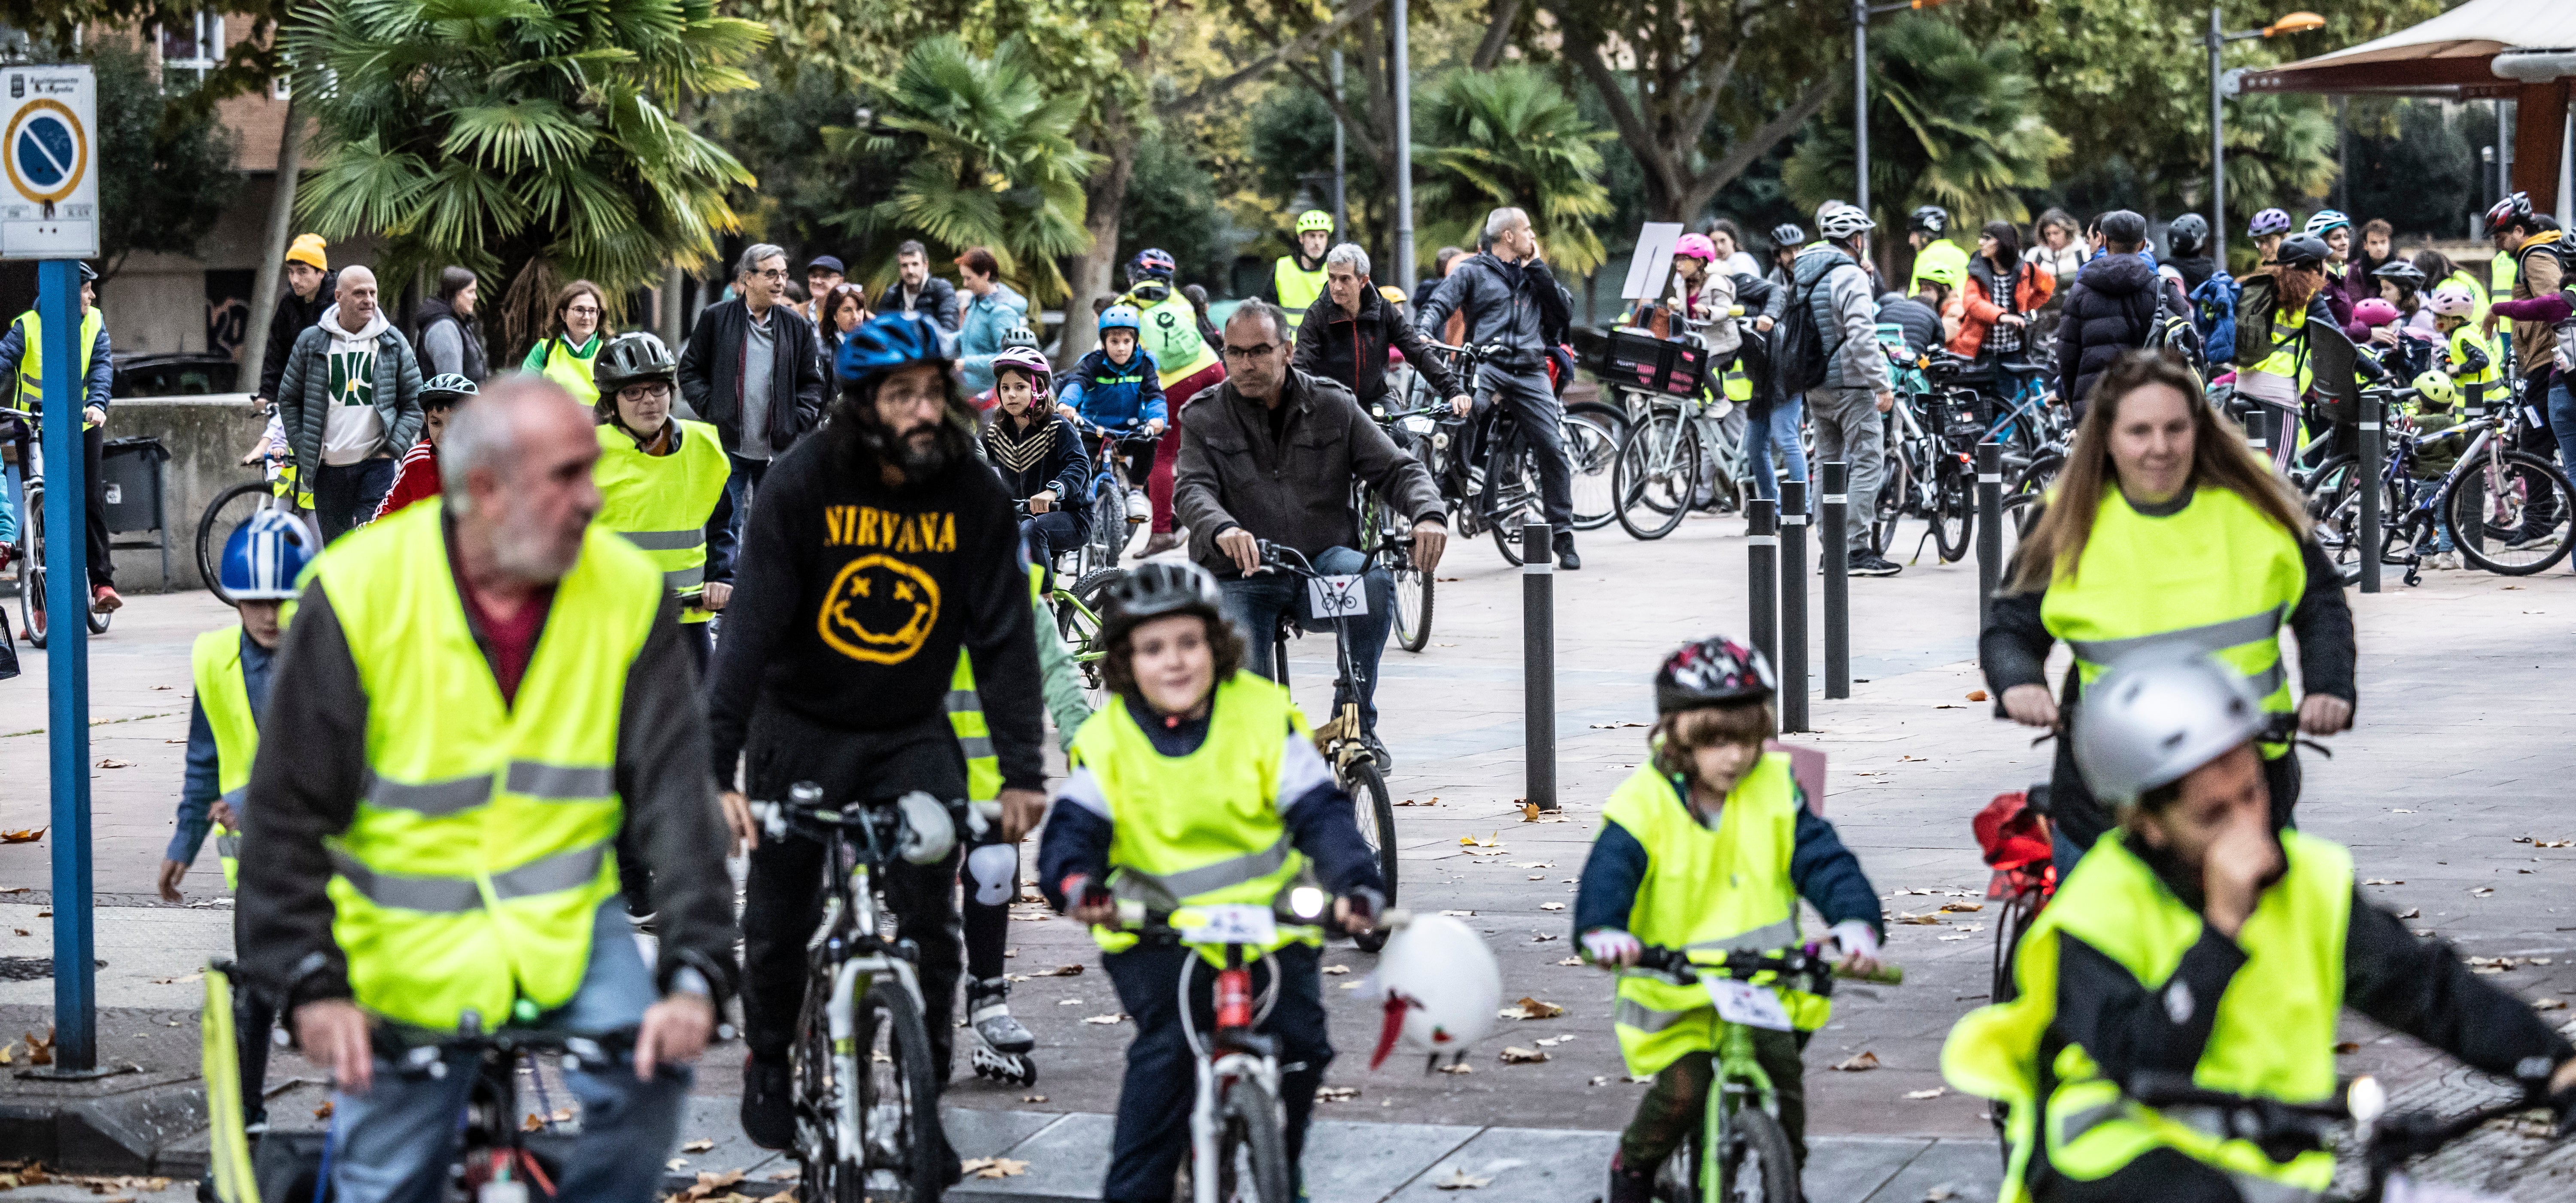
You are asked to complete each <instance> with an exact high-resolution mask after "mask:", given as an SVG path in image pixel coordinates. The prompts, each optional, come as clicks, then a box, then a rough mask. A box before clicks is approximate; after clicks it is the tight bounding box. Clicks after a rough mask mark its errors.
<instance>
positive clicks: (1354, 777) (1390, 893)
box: [1342, 760, 1398, 952]
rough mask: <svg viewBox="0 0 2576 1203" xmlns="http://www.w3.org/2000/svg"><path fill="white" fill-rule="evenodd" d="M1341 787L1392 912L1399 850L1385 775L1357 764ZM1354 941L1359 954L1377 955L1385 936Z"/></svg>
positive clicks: (1374, 934) (1368, 934) (1371, 766)
mask: <svg viewBox="0 0 2576 1203" xmlns="http://www.w3.org/2000/svg"><path fill="white" fill-rule="evenodd" d="M1342 788H1343V789H1345V790H1348V791H1349V792H1350V795H1351V803H1352V806H1353V807H1354V808H1355V809H1356V810H1357V812H1358V813H1357V814H1356V815H1355V816H1354V817H1355V818H1357V819H1358V820H1359V829H1360V839H1362V840H1363V841H1365V842H1367V844H1368V846H1369V850H1370V851H1371V852H1374V853H1375V854H1376V855H1377V872H1378V877H1379V878H1380V879H1381V880H1382V883H1383V884H1382V885H1381V887H1380V888H1381V889H1383V890H1385V891H1386V905H1387V907H1388V908H1389V909H1393V908H1394V907H1395V906H1397V905H1398V903H1397V902H1396V868H1397V866H1396V854H1397V851H1398V850H1397V847H1396V840H1395V800H1394V798H1393V796H1391V795H1390V794H1388V793H1387V790H1386V775H1385V774H1384V773H1381V772H1379V771H1378V769H1377V765H1376V764H1374V763H1372V762H1370V761H1366V760H1362V761H1358V762H1356V763H1354V764H1352V765H1351V767H1350V769H1349V770H1348V771H1347V772H1345V773H1344V774H1343V781H1342ZM1353 940H1354V942H1355V943H1357V944H1358V945H1359V946H1360V949H1361V951H1363V952H1376V951H1377V950H1378V949H1380V948H1383V947H1385V946H1386V933H1385V932H1383V931H1371V932H1366V933H1363V934H1361V935H1359V936H1356V937H1354V938H1353Z"/></svg>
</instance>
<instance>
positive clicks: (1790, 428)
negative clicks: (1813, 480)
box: [1744, 397, 1807, 501]
mask: <svg viewBox="0 0 2576 1203" xmlns="http://www.w3.org/2000/svg"><path fill="white" fill-rule="evenodd" d="M1806 414H1807V401H1806V398H1804V397H1791V398H1789V399H1788V400H1786V401H1783V402H1780V403H1778V404H1775V405H1773V406H1772V407H1771V416H1770V418H1769V419H1767V420H1765V421H1760V422H1747V423H1746V424H1745V427H1744V458H1745V460H1746V461H1747V462H1748V463H1749V464H1750V466H1751V469H1752V472H1753V495H1754V496H1756V497H1766V498H1769V499H1771V500H1773V501H1778V500H1779V499H1780V481H1779V479H1777V478H1775V477H1774V476H1773V475H1772V469H1771V448H1772V447H1773V446H1774V445H1775V444H1776V445H1777V446H1778V447H1779V448H1780V455H1781V457H1782V458H1783V459H1785V460H1787V461H1788V465H1789V473H1788V479H1790V480H1805V479H1807V449H1806V446H1805V445H1804V444H1802V443H1800V442H1799V441H1798V427H1799V426H1800V425H1801V424H1803V422H1804V420H1805V418H1806Z"/></svg>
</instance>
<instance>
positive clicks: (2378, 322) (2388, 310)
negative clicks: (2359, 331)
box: [2352, 297, 2397, 326]
mask: <svg viewBox="0 0 2576 1203" xmlns="http://www.w3.org/2000/svg"><path fill="white" fill-rule="evenodd" d="M2352 320H2354V321H2356V322H2359V323H2361V324H2362V325H2365V326H2385V325H2387V324H2388V323H2390V322H2393V321H2396V320H2397V307H2396V306H2395V305H2391V304H2389V303H2388V302H2386V301H2383V300H2381V299H2379V298H2378V297H2372V298H2370V299H2369V300H2366V301H2363V302H2362V303H2360V304H2358V305H2355V306H2353V307H2352Z"/></svg>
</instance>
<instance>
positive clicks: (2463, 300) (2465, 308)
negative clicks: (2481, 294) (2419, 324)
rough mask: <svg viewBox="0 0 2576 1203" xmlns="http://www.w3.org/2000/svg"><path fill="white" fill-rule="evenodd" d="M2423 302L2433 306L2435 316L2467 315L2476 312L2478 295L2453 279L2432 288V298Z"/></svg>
mask: <svg viewBox="0 0 2576 1203" xmlns="http://www.w3.org/2000/svg"><path fill="white" fill-rule="evenodd" d="M2425 303H2426V304H2428V305H2431V306H2432V307H2433V316H2435V317H2467V316H2469V315H2470V314H2472V313H2475V312H2477V310H2478V295H2477V294H2476V293H2473V292H2470V291H2469V286H2468V285H2466V284H2462V283H2459V282H2458V281H2456V280H2455V281H2452V282H2451V283H2448V284H2444V285H2443V286H2441V287H2440V288H2436V289H2434V290H2433V296H2432V298H2431V299H2430V300H2428V301H2426V302H2425Z"/></svg>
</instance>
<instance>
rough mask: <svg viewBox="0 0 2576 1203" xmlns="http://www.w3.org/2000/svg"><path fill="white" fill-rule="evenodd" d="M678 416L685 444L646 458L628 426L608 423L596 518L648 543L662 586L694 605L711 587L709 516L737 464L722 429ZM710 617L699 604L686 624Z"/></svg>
mask: <svg viewBox="0 0 2576 1203" xmlns="http://www.w3.org/2000/svg"><path fill="white" fill-rule="evenodd" d="M670 421H671V424H672V426H674V427H675V428H676V429H674V430H673V431H672V433H671V437H673V438H675V439H677V440H679V444H680V445H679V447H678V448H677V449H675V450H673V451H672V452H671V453H670V454H669V455H646V454H645V453H644V452H643V451H641V450H639V449H637V448H636V446H635V438H634V436H632V435H629V434H627V433H626V430H625V428H624V427H621V426H619V425H617V424H616V423H614V422H608V423H602V424H601V425H600V427H599V465H598V466H597V467H596V468H594V469H593V470H592V479H594V480H595V481H597V482H598V484H599V497H600V507H599V516H598V517H597V518H596V519H594V521H595V522H596V523H597V524H598V525H599V526H600V527H601V528H602V529H605V530H612V531H616V532H617V533H618V534H621V535H624V536H626V541H627V542H629V543H633V544H634V545H635V546H637V547H640V548H642V549H643V550H644V555H645V556H646V558H648V559H650V560H652V561H653V563H654V565H655V566H656V567H659V568H660V569H661V570H662V585H663V587H664V588H666V589H668V590H670V591H671V596H673V597H677V598H682V599H685V600H687V601H690V602H693V603H694V602H695V601H697V600H698V598H699V597H701V596H702V595H704V594H705V592H706V581H707V516H708V515H710V514H713V513H715V511H716V502H717V500H718V499H720V498H722V497H723V496H724V487H725V478H726V477H727V476H729V475H731V474H732V472H733V462H732V461H731V460H730V459H727V458H726V456H725V451H724V447H723V445H722V444H720V443H718V442H717V441H716V428H715V427H713V426H710V425H708V424H706V423H704V422H691V421H686V420H684V419H680V418H672V419H671V420H670ZM708 617H709V615H708V613H707V611H705V610H703V609H700V608H698V607H697V606H696V605H694V604H693V605H690V606H687V607H685V608H683V609H682V610H681V611H680V621H682V622H705V621H706V620H707V618H708Z"/></svg>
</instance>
